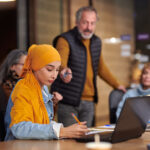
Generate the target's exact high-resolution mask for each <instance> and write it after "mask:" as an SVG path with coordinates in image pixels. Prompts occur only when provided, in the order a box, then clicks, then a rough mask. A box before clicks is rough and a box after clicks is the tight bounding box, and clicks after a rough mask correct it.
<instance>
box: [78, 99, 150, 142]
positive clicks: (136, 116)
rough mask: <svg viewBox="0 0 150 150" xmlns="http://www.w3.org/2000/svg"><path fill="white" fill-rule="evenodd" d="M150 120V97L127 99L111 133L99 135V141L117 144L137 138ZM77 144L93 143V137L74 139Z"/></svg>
mask: <svg viewBox="0 0 150 150" xmlns="http://www.w3.org/2000/svg"><path fill="white" fill-rule="evenodd" d="M149 119H150V97H148V96H142V97H132V98H128V99H127V100H126V102H125V104H124V106H123V108H122V111H121V113H120V116H119V118H118V120H117V122H116V126H115V128H114V131H113V132H109V133H105V134H102V133H99V135H100V140H101V141H107V142H111V143H117V142H122V141H126V140H129V139H132V138H138V137H140V136H141V135H142V133H144V131H145V129H146V126H147V123H148V120H149ZM76 140H77V141H79V142H89V141H94V134H93V135H86V136H84V137H82V138H79V139H76Z"/></svg>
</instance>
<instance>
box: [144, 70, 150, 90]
mask: <svg viewBox="0 0 150 150" xmlns="http://www.w3.org/2000/svg"><path fill="white" fill-rule="evenodd" d="M142 85H143V88H144V89H148V88H150V68H146V69H145V70H144V71H143V73H142Z"/></svg>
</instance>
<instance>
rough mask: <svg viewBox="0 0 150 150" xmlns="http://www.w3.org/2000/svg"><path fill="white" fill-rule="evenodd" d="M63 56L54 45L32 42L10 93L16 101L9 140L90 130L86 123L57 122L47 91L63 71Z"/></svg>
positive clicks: (73, 135) (67, 135)
mask: <svg viewBox="0 0 150 150" xmlns="http://www.w3.org/2000/svg"><path fill="white" fill-rule="evenodd" d="M60 65H61V58H60V55H59V53H58V52H57V50H56V49H55V48H53V47H52V46H51V45H46V44H42V45H32V46H31V47H30V48H29V50H28V55H27V58H26V61H25V64H24V67H23V70H22V73H21V77H22V79H21V80H19V81H18V82H17V84H16V86H15V88H14V89H13V92H12V94H11V96H10V99H11V102H12V103H13V105H12V107H11V112H10V116H11V117H10V125H9V128H8V129H7V134H6V137H5V140H13V139H59V138H78V137H81V136H83V135H85V133H86V132H88V129H87V126H86V122H81V123H80V124H73V125H72V126H68V127H63V124H61V123H57V122H55V121H53V101H52V97H53V96H52V95H51V94H50V93H49V91H47V90H45V86H46V87H47V86H50V85H51V84H52V83H53V82H54V81H55V79H56V78H57V75H58V73H59V70H60Z"/></svg>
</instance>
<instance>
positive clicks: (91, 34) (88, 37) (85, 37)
mask: <svg viewBox="0 0 150 150" xmlns="http://www.w3.org/2000/svg"><path fill="white" fill-rule="evenodd" d="M80 34H81V36H82V38H83V39H85V40H88V39H90V38H91V37H92V36H93V33H90V34H89V35H84V34H83V33H80Z"/></svg>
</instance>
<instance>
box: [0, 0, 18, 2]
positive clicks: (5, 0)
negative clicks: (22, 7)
mask: <svg viewBox="0 0 150 150" xmlns="http://www.w3.org/2000/svg"><path fill="white" fill-rule="evenodd" d="M14 1H16V0H0V2H14Z"/></svg>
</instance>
